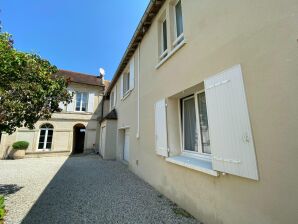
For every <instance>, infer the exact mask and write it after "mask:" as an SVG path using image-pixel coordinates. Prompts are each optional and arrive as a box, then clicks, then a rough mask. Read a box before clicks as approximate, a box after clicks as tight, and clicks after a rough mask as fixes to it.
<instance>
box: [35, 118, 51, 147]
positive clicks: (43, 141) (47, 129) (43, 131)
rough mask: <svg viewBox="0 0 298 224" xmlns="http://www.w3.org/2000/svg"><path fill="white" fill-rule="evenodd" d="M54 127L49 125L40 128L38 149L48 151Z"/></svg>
mask: <svg viewBox="0 0 298 224" xmlns="http://www.w3.org/2000/svg"><path fill="white" fill-rule="evenodd" d="M53 130H54V127H53V125H51V124H44V125H42V126H41V127H40V134H39V142H38V149H40V150H50V149H51V147H52V141H53Z"/></svg>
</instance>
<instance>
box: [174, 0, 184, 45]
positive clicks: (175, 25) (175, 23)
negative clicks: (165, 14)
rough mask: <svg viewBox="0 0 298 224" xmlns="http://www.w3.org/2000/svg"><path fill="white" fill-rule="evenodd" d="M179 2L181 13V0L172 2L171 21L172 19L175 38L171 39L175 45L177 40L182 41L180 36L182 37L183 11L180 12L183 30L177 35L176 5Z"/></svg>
mask: <svg viewBox="0 0 298 224" xmlns="http://www.w3.org/2000/svg"><path fill="white" fill-rule="evenodd" d="M179 1H181V2H180V4H181V13H182V0H175V1H174V3H173V6H172V7H173V9H172V10H173V16H174V18H173V21H174V37H175V40H174V41H173V46H176V45H177V43H178V42H179V41H182V38H183V37H184V23H183V21H184V20H183V13H182V28H183V32H182V33H181V34H180V35H179V36H178V37H177V21H176V5H177V4H178V2H179Z"/></svg>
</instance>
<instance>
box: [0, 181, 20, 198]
mask: <svg viewBox="0 0 298 224" xmlns="http://www.w3.org/2000/svg"><path fill="white" fill-rule="evenodd" d="M22 188H23V187H20V186H18V185H16V184H0V195H1V194H2V195H4V196H6V195H9V194H14V193H16V192H18V191H19V190H21V189H22Z"/></svg>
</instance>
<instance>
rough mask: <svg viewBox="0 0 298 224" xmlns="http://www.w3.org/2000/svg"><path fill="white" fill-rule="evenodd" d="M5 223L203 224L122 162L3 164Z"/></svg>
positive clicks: (0, 182) (92, 158) (91, 158)
mask: <svg viewBox="0 0 298 224" xmlns="http://www.w3.org/2000/svg"><path fill="white" fill-rule="evenodd" d="M0 194H5V198H6V201H5V204H6V209H7V216H6V219H5V223H6V224H18V223H23V224H37V223H38V224H39V223H43V224H47V223H49V224H55V223H71V224H75V223H80V224H83V223H113V224H114V223H136V224H141V223H150V224H151V223H152V224H153V223H167V224H168V223H169V224H175V223H198V222H197V221H196V220H195V219H193V218H192V217H188V215H187V213H185V212H184V211H183V210H181V209H180V208H178V207H177V206H176V205H175V204H173V203H172V202H170V201H169V200H168V199H166V198H165V197H163V196H162V195H161V194H159V193H158V192H157V191H155V190H154V189H153V188H152V187H151V186H149V185H148V184H146V183H145V182H144V181H142V180H141V179H140V178H138V177H137V176H135V175H134V174H133V173H131V172H130V171H129V170H128V168H127V166H125V165H124V164H122V163H120V162H117V161H104V160H102V159H100V158H99V157H98V156H96V155H85V156H75V157H54V158H53V157H52V158H30V159H29V158H28V159H22V160H0Z"/></svg>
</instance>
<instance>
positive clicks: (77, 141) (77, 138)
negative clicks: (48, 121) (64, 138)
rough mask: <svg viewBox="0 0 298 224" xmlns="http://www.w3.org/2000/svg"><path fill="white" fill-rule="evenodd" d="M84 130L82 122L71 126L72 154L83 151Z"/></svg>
mask: <svg viewBox="0 0 298 224" xmlns="http://www.w3.org/2000/svg"><path fill="white" fill-rule="evenodd" d="M85 131H86V127H85V125H83V124H76V125H75V126H74V127H73V149H72V153H73V154H77V153H83V152H84V141H85Z"/></svg>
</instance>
